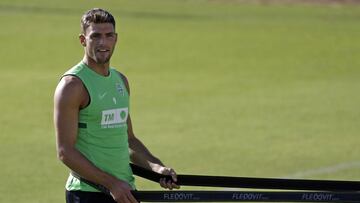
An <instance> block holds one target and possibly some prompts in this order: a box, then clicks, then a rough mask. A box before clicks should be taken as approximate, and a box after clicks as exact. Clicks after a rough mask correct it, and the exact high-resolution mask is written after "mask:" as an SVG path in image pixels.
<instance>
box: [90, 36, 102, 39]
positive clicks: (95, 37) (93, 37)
mask: <svg viewBox="0 0 360 203" xmlns="http://www.w3.org/2000/svg"><path fill="white" fill-rule="evenodd" d="M90 38H91V39H98V38H100V35H91V36H90Z"/></svg>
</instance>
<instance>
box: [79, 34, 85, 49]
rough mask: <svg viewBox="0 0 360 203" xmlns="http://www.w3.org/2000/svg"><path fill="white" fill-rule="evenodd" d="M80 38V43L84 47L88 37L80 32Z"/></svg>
mask: <svg viewBox="0 0 360 203" xmlns="http://www.w3.org/2000/svg"><path fill="white" fill-rule="evenodd" d="M79 40H80V44H81V45H82V46H83V47H86V37H85V35H84V34H79Z"/></svg>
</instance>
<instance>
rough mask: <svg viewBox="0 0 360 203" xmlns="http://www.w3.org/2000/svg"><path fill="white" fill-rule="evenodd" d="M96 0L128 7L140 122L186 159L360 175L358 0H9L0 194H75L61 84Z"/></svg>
mask: <svg viewBox="0 0 360 203" xmlns="http://www.w3.org/2000/svg"><path fill="white" fill-rule="evenodd" d="M92 7H103V8H106V9H108V10H110V11H111V12H112V13H113V14H114V15H115V17H116V19H117V25H118V26H117V31H118V33H119V43H118V45H117V48H116V51H115V54H114V56H113V60H112V65H113V66H115V67H117V68H118V70H120V71H122V72H123V73H125V74H126V75H127V76H128V78H129V81H130V85H131V89H132V96H131V112H132V113H131V114H132V119H133V124H134V129H135V133H136V134H137V136H138V137H139V138H141V140H142V141H143V142H144V143H145V144H146V145H147V146H148V148H149V149H150V150H151V151H152V152H153V153H154V154H156V155H157V156H158V157H160V158H161V159H162V160H163V161H164V162H165V163H166V164H168V165H169V166H173V167H174V168H176V169H177V171H178V172H179V173H192V174H210V175H234V176H256V177H292V176H294V175H296V174H303V175H302V176H300V177H301V178H316V179H344V180H359V179H360V148H359V143H360V133H359V132H360V108H359V104H360V94H359V90H360V79H359V78H360V60H359V59H360V52H359V50H360V44H359V40H358V39H359V34H360V26H359V20H360V7H356V6H337V7H333V6H305V5H298V6H295V5H292V6H284V5H267V6H264V5H256V4H236V3H224V2H222V1H205V0H194V1H180V0H168V1H166V0H152V1H147V0H137V1H130V0H129V1H123V0H117V1H111V0H104V1H95V0H89V1H70V0H64V1H56V2H55V1H46V0H30V1H25V0H2V1H1V2H0V25H1V31H0V42H1V48H0V57H1V74H0V93H1V100H0V106H1V116H0V136H1V142H0V155H1V167H0V174H1V184H0V202H4V203H5V202H27V203H48V202H59V203H60V202H64V184H65V180H66V177H67V174H68V170H67V168H66V167H65V166H64V165H62V164H61V163H60V161H58V160H57V158H56V151H55V136H54V128H53V124H52V104H53V98H52V97H53V91H54V88H55V86H56V84H57V82H58V79H59V77H60V76H61V74H62V73H63V72H65V71H66V70H67V69H68V68H70V67H71V66H72V65H74V64H76V63H77V62H78V61H79V60H80V59H81V58H82V55H83V50H82V48H81V46H80V44H79V43H78V40H77V36H78V33H79V30H80V28H79V19H80V16H81V15H82V13H84V12H85V11H86V10H88V9H89V8H92ZM311 171H317V172H311ZM137 185H138V188H139V189H159V188H160V187H159V186H157V185H156V184H152V183H148V182H146V181H143V180H138V181H137Z"/></svg>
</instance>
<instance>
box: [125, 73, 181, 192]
mask: <svg viewBox="0 0 360 203" xmlns="http://www.w3.org/2000/svg"><path fill="white" fill-rule="evenodd" d="M119 74H120V75H121V77H122V78H123V79H124V82H125V85H126V88H127V90H128V92H129V94H130V88H129V83H128V80H127V78H126V77H125V76H124V75H122V74H121V73H119ZM127 125H128V140H129V150H130V160H131V162H133V163H134V164H136V165H139V166H142V167H144V168H147V169H150V170H152V171H155V172H157V173H161V174H165V175H171V176H172V179H173V181H174V182H176V181H177V178H176V172H175V171H174V170H173V169H172V168H169V167H166V166H165V165H164V164H163V163H162V162H161V161H160V159H158V158H157V157H155V156H154V155H153V154H152V153H151V152H150V151H149V150H148V149H147V147H146V146H145V145H144V144H143V143H142V142H141V141H140V140H139V139H138V138H137V137H136V136H135V134H134V131H133V127H132V122H131V117H130V115H129V117H128V119H127ZM174 182H172V181H169V182H166V181H165V179H162V180H160V185H161V186H162V187H164V188H169V189H173V188H180V187H179V186H178V185H176V184H175V183H174Z"/></svg>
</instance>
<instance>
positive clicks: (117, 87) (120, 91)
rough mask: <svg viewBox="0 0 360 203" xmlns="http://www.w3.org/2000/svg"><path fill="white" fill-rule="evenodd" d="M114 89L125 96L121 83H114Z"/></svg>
mask: <svg viewBox="0 0 360 203" xmlns="http://www.w3.org/2000/svg"><path fill="white" fill-rule="evenodd" d="M115 85H116V90H117V91H118V92H119V94H120V95H121V96H125V90H124V87H123V86H122V84H121V83H116V84H115Z"/></svg>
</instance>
